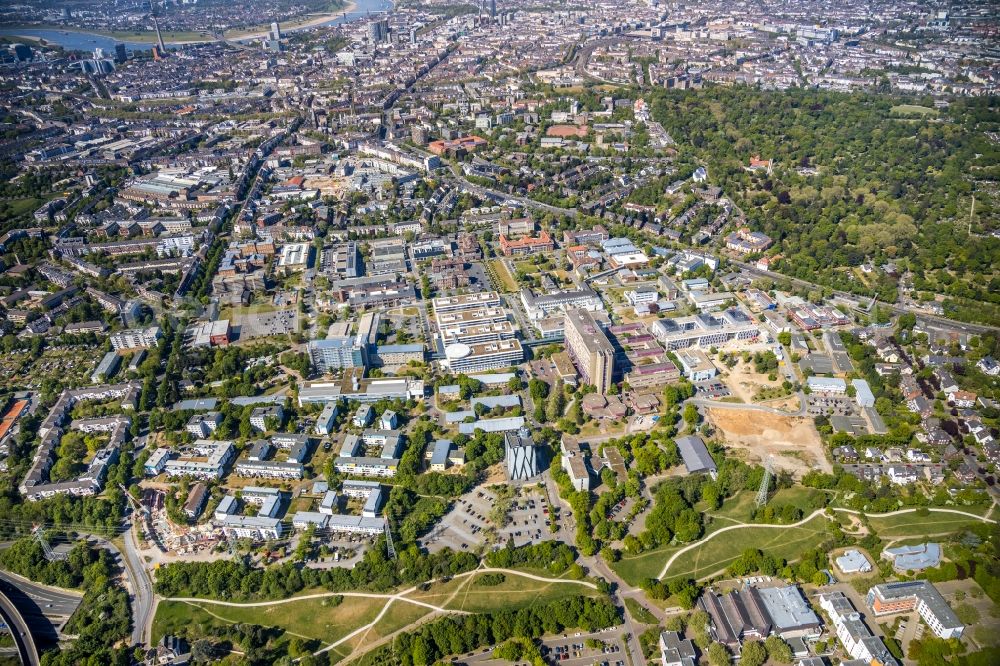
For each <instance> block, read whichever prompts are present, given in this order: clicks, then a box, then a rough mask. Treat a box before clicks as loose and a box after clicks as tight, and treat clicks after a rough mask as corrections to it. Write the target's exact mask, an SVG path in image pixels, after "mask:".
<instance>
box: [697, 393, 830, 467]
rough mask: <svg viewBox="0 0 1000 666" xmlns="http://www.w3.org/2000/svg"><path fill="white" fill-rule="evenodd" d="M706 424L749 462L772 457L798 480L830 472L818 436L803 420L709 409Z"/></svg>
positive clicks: (761, 413)
mask: <svg viewBox="0 0 1000 666" xmlns="http://www.w3.org/2000/svg"><path fill="white" fill-rule="evenodd" d="M706 411H707V412H708V420H709V422H710V423H711V424H712V425H713V426H715V428H716V429H718V430H719V431H720V432H721V433H722V435H723V437H724V440H725V442H726V443H727V444H728V445H729V446H732V447H733V448H736V449H742V450H744V451H747V452H748V453H749V458H750V459H752V460H758V461H763V460H764V459H765V458H767V456H768V455H771V456H774V464H775V466H776V467H778V468H780V469H787V470H788V471H790V472H792V474H794V475H795V476H796V477H801V476H802V475H803V474H805V473H806V472H808V471H809V470H811V469H814V468H817V467H818V468H819V469H821V470H823V471H824V472H830V471H832V468H831V465H830V463H829V461H828V460H827V459H826V452H825V450H824V447H823V442H822V441H821V440H820V437H819V433H818V432H816V427H815V426H814V425H813V423H812V421H811V420H810V419H807V418H803V417H793V416H779V415H778V414H769V413H767V412H761V411H756V410H750V409H747V410H741V409H713V408H711V407H710V408H708V409H707V410H706Z"/></svg>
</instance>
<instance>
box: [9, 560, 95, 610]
mask: <svg viewBox="0 0 1000 666" xmlns="http://www.w3.org/2000/svg"><path fill="white" fill-rule="evenodd" d="M0 581H2V582H3V583H4V584H6V585H9V586H12V587H16V588H17V589H18V590H19V591H20V592H21V593H22V594H23V595H24V596H25V597H27V598H28V599H30V600H31V601H32V602H33V603H34V604H35V605H36V606H37V607H38V609H39V610H40V611H41V614H42V615H44V616H45V617H57V618H68V617H69V616H70V615H72V614H73V613H74V612H76V609H77V607H78V606H79V605H80V602H81V601H82V600H83V595H81V594H78V593H74V592H70V591H68V590H63V589H60V588H57V587H50V586H48V585H42V584H40V583H35V582H33V581H30V580H28V579H27V578H23V577H21V576H18V575H17V574H12V573H10V572H8V571H0ZM22 611H23V612H24V613H25V614H26V615H30V613H29V612H28V610H27V609H22Z"/></svg>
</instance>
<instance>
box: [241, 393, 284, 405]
mask: <svg viewBox="0 0 1000 666" xmlns="http://www.w3.org/2000/svg"><path fill="white" fill-rule="evenodd" d="M286 398H287V396H283V395H244V396H239V397H236V398H233V399H232V400H230V401H229V402H231V403H232V404H234V405H236V406H237V407H246V406H248V405H284V404H285V400H286Z"/></svg>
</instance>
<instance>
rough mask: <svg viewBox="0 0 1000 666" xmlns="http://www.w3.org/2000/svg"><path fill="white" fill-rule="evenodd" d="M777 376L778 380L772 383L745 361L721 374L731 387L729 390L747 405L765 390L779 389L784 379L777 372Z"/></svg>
mask: <svg viewBox="0 0 1000 666" xmlns="http://www.w3.org/2000/svg"><path fill="white" fill-rule="evenodd" d="M723 367H724V366H723ZM775 375H776V376H777V379H775V380H774V381H771V380H769V379H768V378H767V375H762V374H759V373H757V372H755V371H754V369H753V363H744V362H743V361H740V362H739V363H737V364H736V365H734V366H733V367H732V368H731V369H727V370H723V371H722V373H721V377H722V380H723V381H724V382H725V383H726V386H728V387H729V390H730V391H732V392H733V395H735V396H736V397H738V398H739V399H740V400H742V401H743V402H746V403H751V402H754V397H755V396H756V395H757V394H758V393H759V392H760V390H761V389H763V388H777V387H779V386H781V380H782V379H784V377H783V376H781V375H780V374H779V373H778V372H777V371H775ZM772 406H774V405H772Z"/></svg>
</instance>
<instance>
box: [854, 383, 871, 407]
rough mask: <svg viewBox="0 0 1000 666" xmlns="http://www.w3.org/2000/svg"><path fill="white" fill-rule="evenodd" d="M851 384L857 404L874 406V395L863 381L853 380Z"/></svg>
mask: <svg viewBox="0 0 1000 666" xmlns="http://www.w3.org/2000/svg"><path fill="white" fill-rule="evenodd" d="M851 384H853V385H854V390H855V391H856V393H855V395H856V396H857V399H858V402H860V403H864V404H870V405H874V404H875V394H873V393H872V389H871V387H870V386H869V385H868V382H866V381H865V380H863V379H855V380H854V381H853V382H851Z"/></svg>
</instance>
